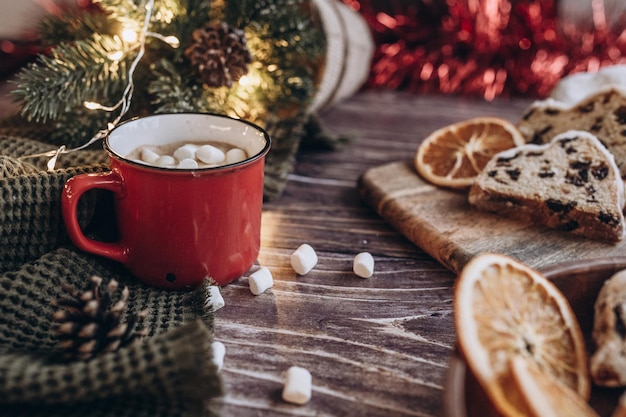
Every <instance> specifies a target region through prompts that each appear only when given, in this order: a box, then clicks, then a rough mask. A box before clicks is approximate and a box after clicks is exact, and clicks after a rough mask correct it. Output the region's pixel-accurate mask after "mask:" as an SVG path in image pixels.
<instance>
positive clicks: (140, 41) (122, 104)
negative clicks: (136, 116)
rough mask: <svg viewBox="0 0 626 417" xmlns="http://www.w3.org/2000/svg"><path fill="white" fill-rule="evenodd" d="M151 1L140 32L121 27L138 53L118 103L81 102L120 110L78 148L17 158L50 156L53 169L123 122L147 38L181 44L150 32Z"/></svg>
mask: <svg viewBox="0 0 626 417" xmlns="http://www.w3.org/2000/svg"><path fill="white" fill-rule="evenodd" d="M154 2H155V0H148V2H147V3H146V5H145V10H146V14H145V16H144V20H143V26H142V28H141V30H140V31H139V32H136V31H135V30H133V29H130V28H125V29H123V30H122V33H121V39H122V40H123V41H124V42H126V43H127V44H131V45H132V46H131V48H129V50H135V49H136V50H137V55H136V56H135V58H134V59H133V61H132V62H131V65H130V66H129V69H128V77H127V79H128V82H127V84H126V87H125V89H124V92H123V93H122V96H121V97H120V99H119V100H118V102H117V103H115V104H114V105H112V106H107V105H104V104H101V103H98V102H94V101H85V102H84V103H83V105H84V106H85V108H87V109H89V110H100V111H106V112H109V113H113V112H115V111H118V110H119V113H118V114H117V116H116V117H115V119H113V120H112V121H110V122H108V123H107V126H106V128H104V129H101V130H99V131H98V132H97V133H96V134H95V135H94V136H93V137H92V138H91V139H90V140H89V141H87V142H86V143H85V144H83V145H80V146H78V147H75V148H71V149H67V148H66V146H65V145H62V146H60V147H59V148H58V149H56V150H54V151H49V152H43V153H38V154H32V155H26V156H22V157H20V159H28V158H36V157H50V159H49V160H48V163H47V169H48V170H49V171H52V170H54V169H55V166H56V163H57V160H58V157H59V155H61V154H67V153H70V152H75V151H79V150H81V149H85V148H87V147H89V146H90V145H92V144H93V143H95V142H97V141H99V140H101V139H103V138H105V137H106V136H108V134H109V133H110V132H111V131H112V130H113V129H114V128H115V127H116V126H117V125H118V124H119V123H120V122H121V121H122V119H123V117H124V116H125V115H126V113H128V110H129V109H130V106H131V102H132V97H133V92H134V89H135V83H134V79H133V77H134V73H135V70H136V69H137V66H138V65H139V62H140V61H141V59H142V58H143V57H144V55H145V53H146V39H147V38H150V37H151V38H156V39H159V40H161V41H162V42H164V43H166V44H168V45H169V46H171V47H172V48H178V47H179V46H180V41H179V40H178V38H177V37H175V36H163V35H161V34H160V33H156V32H151V31H150V30H149V29H150V21H151V18H152V13H153V10H154ZM124 54H125V52H124V50H118V51H115V52H112V53H111V54H109V55H108V56H107V58H108V59H110V60H111V61H113V62H116V61H118V62H119V61H120V60H121V59H123V58H124Z"/></svg>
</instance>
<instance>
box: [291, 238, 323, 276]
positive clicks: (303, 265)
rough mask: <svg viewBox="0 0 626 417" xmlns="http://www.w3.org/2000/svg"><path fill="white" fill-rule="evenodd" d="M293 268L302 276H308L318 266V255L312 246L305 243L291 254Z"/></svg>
mask: <svg viewBox="0 0 626 417" xmlns="http://www.w3.org/2000/svg"><path fill="white" fill-rule="evenodd" d="M290 261H291V267H292V268H293V269H294V271H296V272H297V273H298V274H300V275H306V274H308V273H309V271H311V269H313V267H314V266H315V265H316V264H317V254H316V253H315V250H314V249H313V248H312V247H311V245H309V244H307V243H303V244H302V245H300V246H299V247H298V249H296V251H295V252H294V253H292V254H291V258H290Z"/></svg>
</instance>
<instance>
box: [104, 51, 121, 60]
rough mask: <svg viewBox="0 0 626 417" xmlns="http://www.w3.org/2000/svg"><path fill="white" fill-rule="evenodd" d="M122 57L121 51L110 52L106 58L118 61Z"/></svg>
mask: <svg viewBox="0 0 626 417" xmlns="http://www.w3.org/2000/svg"><path fill="white" fill-rule="evenodd" d="M123 56H124V52H122V51H115V52H111V53H110V54H109V55H108V56H107V58H109V59H110V60H111V61H119V60H120V59H122V57H123Z"/></svg>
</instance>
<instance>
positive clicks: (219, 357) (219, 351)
mask: <svg viewBox="0 0 626 417" xmlns="http://www.w3.org/2000/svg"><path fill="white" fill-rule="evenodd" d="M211 348H212V349H213V363H214V364H215V366H216V367H217V371H218V372H219V371H221V370H222V366H223V365H224V356H226V346H224V344H223V343H222V342H218V341H215V342H213V343H211Z"/></svg>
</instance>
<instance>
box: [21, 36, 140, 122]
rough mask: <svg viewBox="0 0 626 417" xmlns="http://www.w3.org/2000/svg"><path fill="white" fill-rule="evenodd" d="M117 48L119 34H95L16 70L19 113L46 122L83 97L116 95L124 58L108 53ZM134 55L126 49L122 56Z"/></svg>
mask: <svg viewBox="0 0 626 417" xmlns="http://www.w3.org/2000/svg"><path fill="white" fill-rule="evenodd" d="M120 50H123V46H122V44H121V41H120V40H119V39H118V38H116V37H108V36H100V35H94V39H93V40H92V41H77V42H75V43H72V44H69V43H64V44H60V45H58V47H56V48H54V49H53V50H52V51H51V54H50V55H39V57H38V59H37V61H36V62H35V63H33V64H31V65H29V66H27V67H26V68H24V69H23V70H22V71H20V72H19V73H18V74H17V79H16V83H17V84H18V86H17V88H16V89H15V90H14V91H13V94H14V95H15V96H16V98H17V100H18V101H21V102H22V108H21V114H22V116H24V117H26V118H27V119H28V120H35V121H38V122H39V121H41V122H45V121H46V120H49V119H52V120H54V119H57V118H58V117H59V115H60V114H61V113H64V112H71V111H72V109H75V108H79V107H82V105H83V103H84V102H85V101H88V100H98V98H101V97H115V96H116V95H119V94H120V93H119V92H121V91H122V89H123V87H124V84H125V83H126V61H124V60H122V61H116V60H111V59H110V58H109V56H110V55H111V54H112V53H114V52H117V51H120ZM134 55H135V54H134V52H132V51H129V53H128V54H127V56H126V57H125V59H128V60H132V58H133V56H134Z"/></svg>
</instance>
